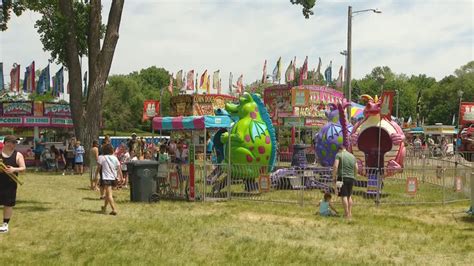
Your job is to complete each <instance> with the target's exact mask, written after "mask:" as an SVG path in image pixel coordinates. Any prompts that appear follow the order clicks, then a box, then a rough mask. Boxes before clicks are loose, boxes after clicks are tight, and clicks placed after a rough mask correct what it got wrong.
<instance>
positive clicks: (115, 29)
mask: <svg viewBox="0 0 474 266" xmlns="http://www.w3.org/2000/svg"><path fill="white" fill-rule="evenodd" d="M123 4H124V0H114V1H113V2H112V6H111V7H110V12H109V18H108V21H107V31H106V32H105V38H104V44H103V46H102V50H101V51H100V54H99V62H98V63H99V64H100V69H101V70H102V71H103V72H102V73H100V74H101V75H102V76H103V78H104V82H105V80H106V79H107V77H108V75H109V71H110V67H111V65H112V59H113V56H114V52H115V47H116V46H117V42H118V39H119V27H120V20H121V19H122V10H123Z"/></svg>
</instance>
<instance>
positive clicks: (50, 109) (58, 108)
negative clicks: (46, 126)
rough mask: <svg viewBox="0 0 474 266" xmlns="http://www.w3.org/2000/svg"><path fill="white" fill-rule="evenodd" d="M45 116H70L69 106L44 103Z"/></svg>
mask: <svg viewBox="0 0 474 266" xmlns="http://www.w3.org/2000/svg"><path fill="white" fill-rule="evenodd" d="M44 115H45V116H71V107H70V106H69V104H60V103H44Z"/></svg>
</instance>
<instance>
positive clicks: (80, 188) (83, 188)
mask: <svg viewBox="0 0 474 266" xmlns="http://www.w3.org/2000/svg"><path fill="white" fill-rule="evenodd" d="M76 189H77V190H87V191H93V190H92V189H90V188H87V187H78V188H76Z"/></svg>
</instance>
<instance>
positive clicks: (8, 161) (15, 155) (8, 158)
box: [0, 135, 26, 233]
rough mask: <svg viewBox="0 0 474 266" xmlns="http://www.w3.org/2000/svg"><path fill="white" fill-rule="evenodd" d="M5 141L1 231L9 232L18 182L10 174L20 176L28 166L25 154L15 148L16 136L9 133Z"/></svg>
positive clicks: (0, 178) (0, 173) (0, 189)
mask: <svg viewBox="0 0 474 266" xmlns="http://www.w3.org/2000/svg"><path fill="white" fill-rule="evenodd" d="M3 143H4V146H3V150H2V154H1V157H0V160H1V162H2V163H3V164H5V166H6V168H5V169H4V170H2V171H0V205H3V224H2V226H0V233H8V224H9V222H10V219H11V217H12V215H13V207H14V206H15V204H16V190H17V183H16V182H15V181H14V180H12V179H11V177H10V176H9V175H11V174H13V175H16V176H18V173H19V172H23V171H25V169H26V167H25V159H24V158H23V155H22V154H21V153H19V152H17V151H16V150H15V146H16V144H17V140H16V137H15V136H13V135H8V136H6V137H5V139H4V140H3Z"/></svg>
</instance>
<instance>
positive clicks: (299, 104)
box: [263, 85, 364, 162]
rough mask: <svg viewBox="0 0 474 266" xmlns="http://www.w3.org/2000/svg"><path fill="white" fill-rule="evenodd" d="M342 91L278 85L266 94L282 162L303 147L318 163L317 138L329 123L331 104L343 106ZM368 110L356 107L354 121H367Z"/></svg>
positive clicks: (318, 87) (317, 86)
mask: <svg viewBox="0 0 474 266" xmlns="http://www.w3.org/2000/svg"><path fill="white" fill-rule="evenodd" d="M343 98H344V95H343V93H342V91H338V90H334V89H332V88H330V87H326V86H319V85H302V86H294V87H292V86H290V85H274V86H271V87H268V88H266V89H265V90H264V92H263V100H264V103H265V107H266V108H267V110H268V113H269V114H270V117H271V120H272V124H273V126H274V127H275V129H276V134H277V142H278V144H279V151H278V152H279V154H278V155H279V158H280V161H288V162H289V161H291V158H292V153H293V145H294V144H303V145H305V146H306V147H307V148H306V154H307V157H308V161H310V162H313V161H314V156H315V155H314V154H315V151H314V148H313V145H312V144H313V138H314V136H315V135H316V134H317V133H318V132H319V131H320V130H321V128H322V127H323V126H324V125H325V124H326V123H327V116H326V111H330V108H329V104H337V103H339V102H342V100H343ZM363 109H364V106H362V105H359V104H355V103H352V105H351V117H352V119H354V120H356V121H357V120H358V119H360V118H363Z"/></svg>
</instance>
